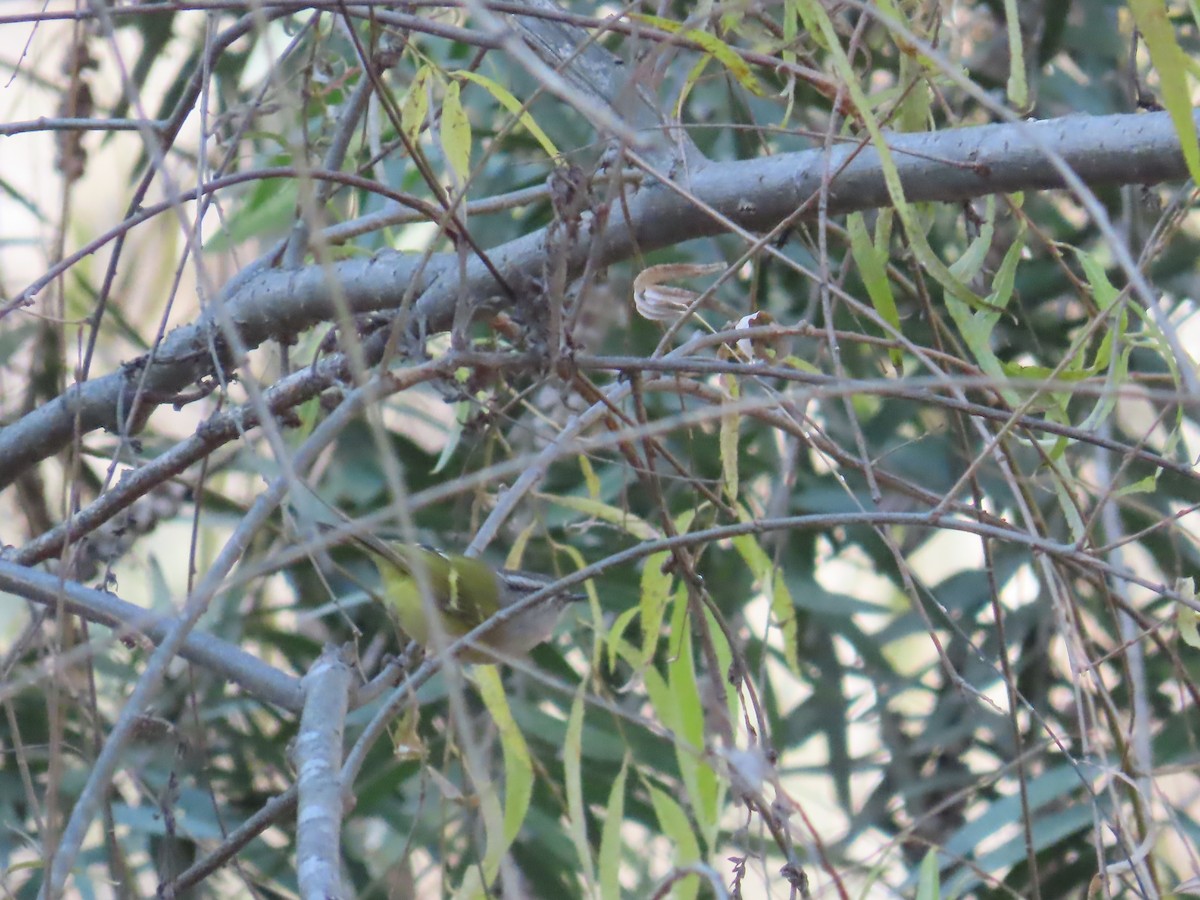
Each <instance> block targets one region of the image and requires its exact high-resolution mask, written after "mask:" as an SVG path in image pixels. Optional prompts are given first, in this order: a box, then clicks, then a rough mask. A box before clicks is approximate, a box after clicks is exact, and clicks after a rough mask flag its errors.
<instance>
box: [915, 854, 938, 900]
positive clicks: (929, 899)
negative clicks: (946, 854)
mask: <svg viewBox="0 0 1200 900" xmlns="http://www.w3.org/2000/svg"><path fill="white" fill-rule="evenodd" d="M941 896H942V885H941V878H940V877H939V875H938V860H937V851H936V850H932V849H931V850H930V851H929V852H928V853H926V854H925V858H924V859H923V860H921V874H920V876H919V881H918V882H917V900H938V898H939V897H941Z"/></svg>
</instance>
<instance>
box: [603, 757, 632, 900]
mask: <svg viewBox="0 0 1200 900" xmlns="http://www.w3.org/2000/svg"><path fill="white" fill-rule="evenodd" d="M628 777H629V757H628V756H626V757H625V761H624V762H622V763H621V771H620V772H618V773H617V778H616V780H615V781H614V782H613V786H612V790H610V791H609V792H608V805H607V806H606V808H605V811H604V828H603V829H602V830H601V832H600V896H601V897H602V898H603V900H610V898H611V900H620V898H621V882H620V874H621V828H622V826H623V825H624V824H625V781H626V779H627V778H628Z"/></svg>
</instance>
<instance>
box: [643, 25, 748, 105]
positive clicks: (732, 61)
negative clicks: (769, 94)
mask: <svg viewBox="0 0 1200 900" xmlns="http://www.w3.org/2000/svg"><path fill="white" fill-rule="evenodd" d="M630 18H631V19H637V20H638V21H639V22H645V23H646V24H647V25H652V26H654V27H655V28H660V29H662V30H663V31H669V32H670V33H671V34H677V35H679V36H680V37H683V38H686V39H687V40H689V41H692V42H693V43H695V44H699V45H700V47H702V48H703V49H704V51H705V52H706V53H710V54H712V56H713V58H714V59H716V61H717V62H719V63H720V64H721V65H723V66H724V67H725V68H726V69H728V70H729V74H730V75H732V76H733V77H734V78H736V79H737V81H738V83H739V84H740V85H741V86H742V87H744V88H745V89H746V90H748V91H750V93H752V94H755V95H757V96H759V97H761V96H763V94H764V93H765V92H764V91H763V89H762V85H761V84H759V82H758V79H757V78H755V77H754V73H753V72H751V71H750V66H748V65H747V64H746V61H745V60H744V59H742V58H741V57H740V56H738V55H737V52H736V51H735V50H734V49H733V48H732V47H730V46H729V45H728V44H727V43H725V42H724V41H723V40H721V39H720V38H719V37H717V36H716V35H713V34H709V33H708V32H707V31H700V30H699V29H698V28H684V27H683V25H681V24H680V23H679V22H673V21H671V20H670V19H664V18H661V17H660V16H649V15H645V14H642V13H633V14H631V15H630Z"/></svg>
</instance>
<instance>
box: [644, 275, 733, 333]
mask: <svg viewBox="0 0 1200 900" xmlns="http://www.w3.org/2000/svg"><path fill="white" fill-rule="evenodd" d="M724 269H725V264H724V263H705V264H693V263H665V264H663V265H660V266H649V267H648V268H646V269H643V270H642V271H641V272H640V273H639V274H638V276H637V278H635V279H633V302H634V305H635V306H636V307H637V311H638V312H639V313H640V314H641V315H642V317H643V318H646V319H649V320H650V321H652V322H674V321H675V320H676V319H678V318H679V317H680V316H682V315H684V314H685V313H686V312H687V311H688V310H689V309H690V308H691V306H692V304H693V303H695V302H696V298H697V297H699V296H700V295H699V294H698V293H696V292H695V291H692V290H688V289H687V288H681V287H672V286H671V285H666V284H663V282H664V281H674V280H675V279H677V278H692V277H694V276H696V275H712V274H713V273H714V272H721V271H724Z"/></svg>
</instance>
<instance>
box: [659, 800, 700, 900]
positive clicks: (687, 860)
mask: <svg viewBox="0 0 1200 900" xmlns="http://www.w3.org/2000/svg"><path fill="white" fill-rule="evenodd" d="M646 787H647V789H648V791H649V793H650V802H651V804H653V806H654V814H655V815H656V816H657V817H658V826H659V828H660V830H661V831H662V833H663V835H664V836H666V838H667V839H668V840H669V841H671V842H672V843H673V844H674V845H675V860H674V862H675V865H676V866H687V865H690V864H691V863H694V862H698V861H699V860H700V844H699V842H698V841H697V840H696V834H695V832H694V831H693V830H692V825H691V823H690V822H689V821H688V817H687V813H686V812H684V810H683V807H682V806H680V805H679V804H678V803H676V802H675V799H674V798H673V797H672V796H671V795H670V794H668V793H666V792H665V791H661V790H659V789H658V788H656V787H654V785H651V784H648V785H646ZM699 890H700V879H699V876H695V875H689V876H687V877H686V878H683V879H682V880H680V881H677V882H676V883H675V886H674V888H673V890H672V892H671V896H673V897H675V898H678V900H690V898H694V897H695V896H696V895H697V893H699Z"/></svg>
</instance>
